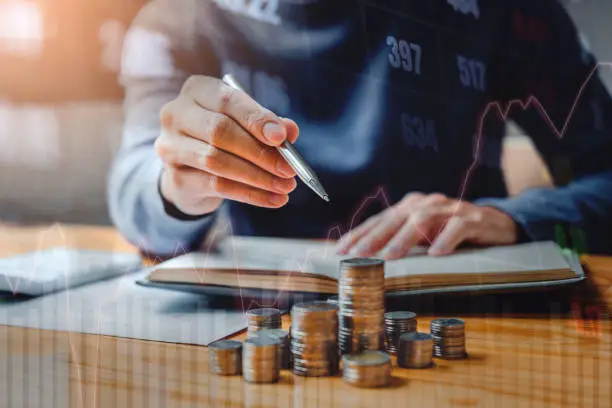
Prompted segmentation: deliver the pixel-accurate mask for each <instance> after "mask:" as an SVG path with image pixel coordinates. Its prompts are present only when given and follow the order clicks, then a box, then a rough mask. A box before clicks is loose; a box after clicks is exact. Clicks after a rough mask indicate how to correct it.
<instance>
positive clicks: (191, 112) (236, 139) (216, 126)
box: [160, 99, 297, 178]
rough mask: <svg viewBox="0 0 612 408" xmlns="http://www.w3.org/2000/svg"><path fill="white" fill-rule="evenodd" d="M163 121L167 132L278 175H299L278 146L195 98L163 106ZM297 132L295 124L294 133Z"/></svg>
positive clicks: (179, 100)
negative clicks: (273, 145)
mask: <svg viewBox="0 0 612 408" xmlns="http://www.w3.org/2000/svg"><path fill="white" fill-rule="evenodd" d="M160 121H161V123H162V127H163V129H164V131H165V132H176V131H179V132H180V133H184V134H185V135H188V136H191V137H192V138H195V139H199V140H201V141H204V142H206V143H208V144H210V145H213V146H215V147H217V148H219V149H221V150H224V151H226V152H228V153H231V154H233V155H235V156H238V157H242V158H243V159H245V160H248V161H250V162H251V163H253V164H255V165H256V166H258V167H261V168H262V169H264V170H266V171H268V172H270V173H273V174H276V175H277V176H280V177H285V178H288V177H294V176H295V171H293V169H292V168H291V166H289V165H288V164H287V162H286V161H285V159H283V158H282V156H281V155H280V153H279V152H278V151H277V149H276V148H274V147H270V146H268V145H266V144H264V143H262V142H260V141H258V140H257V139H255V138H254V137H252V136H251V135H250V134H249V133H248V132H247V131H246V130H244V129H243V128H242V127H241V126H240V125H239V124H238V123H236V122H235V121H234V120H232V119H231V118H229V117H227V116H225V115H222V114H220V113H216V112H211V111H208V110H206V109H202V108H201V107H200V106H198V105H196V104H195V103H193V102H191V101H189V102H185V101H184V100H181V99H178V100H175V101H173V102H171V103H169V104H167V105H166V106H164V108H163V109H162V113H161V115H160ZM295 131H297V130H296V129H294V128H293V127H292V130H291V132H295ZM292 136H293V137H297V136H294V135H293V134H292Z"/></svg>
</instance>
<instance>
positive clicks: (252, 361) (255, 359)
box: [242, 335, 280, 383]
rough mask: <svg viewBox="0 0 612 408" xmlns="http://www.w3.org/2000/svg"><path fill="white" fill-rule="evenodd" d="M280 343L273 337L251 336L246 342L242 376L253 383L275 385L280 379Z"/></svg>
mask: <svg viewBox="0 0 612 408" xmlns="http://www.w3.org/2000/svg"><path fill="white" fill-rule="evenodd" d="M279 354H280V341H279V340H278V339H276V338H274V337H272V336H260V335H255V336H251V337H250V338H248V339H247V340H246V341H245V342H244V346H243V353H242V376H243V378H244V379H245V381H248V382H251V383H273V382H277V381H278V380H279V378H280V365H279V362H280V359H279Z"/></svg>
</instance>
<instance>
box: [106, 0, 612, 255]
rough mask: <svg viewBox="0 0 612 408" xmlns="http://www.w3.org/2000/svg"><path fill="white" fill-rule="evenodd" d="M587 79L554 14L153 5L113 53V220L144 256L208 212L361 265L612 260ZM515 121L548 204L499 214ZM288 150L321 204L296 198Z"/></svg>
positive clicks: (503, 9) (246, 230) (532, 4)
mask: <svg viewBox="0 0 612 408" xmlns="http://www.w3.org/2000/svg"><path fill="white" fill-rule="evenodd" d="M599 68H600V65H599V64H598V62H597V61H596V60H595V58H594V56H593V54H592V53H591V52H590V50H589V48H588V44H587V43H586V41H585V39H584V37H583V36H581V35H580V34H579V33H578V32H577V30H576V28H575V27H574V25H573V23H572V21H571V19H570V17H569V16H568V14H567V13H566V11H565V10H564V8H563V6H562V5H561V4H559V3H558V2H557V1H555V0H541V1H537V2H536V1H527V0H507V1H495V2H493V1H486V2H485V1H482V0H436V1H421V0H405V1H397V0H370V1H361V0H334V1H330V0H267V1H263V0H250V1H243V0H214V1H212V0H199V1H198V0H190V1H186V0H185V1H179V0H154V1H152V2H150V3H148V4H147V5H146V6H145V7H144V8H143V9H142V10H141V12H140V13H139V15H138V16H137V18H136V20H135V21H134V23H133V26H132V27H131V29H130V31H129V33H128V34H127V36H126V39H125V43H124V54H123V62H122V74H121V80H122V83H123V84H124V86H125V92H126V96H125V116H126V117H125V129H124V136H123V142H122V145H121V148H120V151H119V153H118V155H117V157H116V160H115V163H114V165H113V167H112V170H111V174H110V177H109V189H108V191H109V203H110V211H111V215H112V218H113V220H114V222H115V224H116V225H117V227H118V228H119V230H120V231H122V233H123V234H124V235H125V236H126V237H127V238H128V239H129V240H130V241H131V242H133V243H135V244H137V245H138V246H139V247H141V248H142V249H143V251H147V252H151V253H155V254H169V255H171V254H173V253H175V251H177V249H180V248H185V249H187V250H189V249H194V248H197V247H198V246H199V245H201V242H202V239H203V237H205V235H206V233H207V232H208V231H209V229H210V228H211V226H212V225H213V223H214V220H215V217H216V215H217V214H218V213H219V211H220V208H224V211H227V214H228V216H229V219H230V221H231V229H232V232H233V233H234V234H236V235H260V236H276V237H302V238H338V236H339V235H340V234H342V238H341V239H340V240H339V243H338V252H339V253H343V254H354V255H356V256H373V255H377V256H382V257H385V258H386V259H394V258H398V257H402V256H404V255H406V254H407V253H408V252H409V251H410V249H411V247H413V246H414V245H420V244H425V245H429V253H430V254H432V255H440V254H447V253H449V252H451V251H453V250H454V249H455V248H456V247H457V246H459V245H461V244H465V243H467V244H470V243H471V244H481V245H502V244H511V243H516V242H524V241H530V240H549V239H555V238H556V237H557V236H558V234H559V233H560V232H562V233H565V234H566V235H567V236H570V235H572V234H573V232H574V231H579V232H581V233H582V236H584V237H585V240H586V241H585V242H586V248H587V250H588V251H589V252H593V253H597V252H603V253H605V252H610V248H611V247H610V242H611V237H612V228H611V225H610V224H611V223H610V221H611V220H612V160H610V157H612V132H611V130H612V123H611V121H612V101H611V99H610V96H609V94H608V92H607V91H606V88H605V86H604V85H603V83H602V81H601V79H600V77H599V72H598V71H599ZM226 73H232V74H234V75H235V76H236V77H237V78H238V79H239V80H240V81H241V82H242V85H243V86H244V87H245V88H246V90H247V92H248V94H249V95H250V96H249V95H247V93H243V92H240V91H236V90H234V89H232V88H230V87H228V86H226V85H225V84H224V83H223V82H222V81H221V80H220V78H221V77H222V75H223V74H226ZM510 120H511V121H513V122H515V123H516V124H517V125H518V126H519V127H520V128H521V129H523V130H524V131H525V132H526V133H527V134H528V135H529V136H530V138H531V139H532V140H533V142H534V144H535V146H536V147H537V150H538V151H539V153H540V154H541V156H542V157H543V158H544V160H545V162H546V163H547V164H548V166H549V168H550V170H551V173H552V177H553V179H554V183H555V186H556V187H555V188H537V189H530V190H527V191H525V192H523V193H522V194H519V195H517V196H513V197H508V194H507V190H506V186H505V184H504V179H503V174H502V170H501V166H500V161H501V158H500V156H501V153H500V152H501V148H502V138H503V136H504V132H505V122H506V121H510ZM298 136H299V137H298ZM285 140H289V141H290V142H291V143H295V146H296V148H297V150H298V151H299V152H300V153H301V155H302V156H303V157H304V158H305V160H306V161H307V162H308V163H309V164H310V165H311V167H312V168H313V169H314V170H315V172H316V173H317V174H318V176H319V178H320V180H321V182H322V184H323V186H324V187H325V188H326V190H327V192H328V193H329V195H330V199H331V202H330V203H326V202H324V201H323V200H321V199H320V198H319V197H317V196H316V195H315V194H314V193H313V192H312V191H311V190H309V189H308V188H307V187H306V186H305V185H304V184H303V183H301V182H300V183H298V182H296V177H295V173H294V172H293V170H292V169H291V168H290V167H289V166H288V165H287V164H286V163H285V162H284V161H283V160H282V158H281V156H280V154H279V153H278V151H277V150H276V149H275V146H278V145H280V144H281V143H283V142H284V141H285ZM349 231H350V232H349ZM339 233H340V234H339ZM574 235H575V234H574Z"/></svg>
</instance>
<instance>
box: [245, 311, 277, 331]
mask: <svg viewBox="0 0 612 408" xmlns="http://www.w3.org/2000/svg"><path fill="white" fill-rule="evenodd" d="M246 316H247V324H248V329H247V332H248V333H250V334H252V333H256V332H258V331H259V330H261V329H280V328H281V312H280V310H278V309H274V308H271V307H264V308H261V309H251V310H248V311H247V312H246Z"/></svg>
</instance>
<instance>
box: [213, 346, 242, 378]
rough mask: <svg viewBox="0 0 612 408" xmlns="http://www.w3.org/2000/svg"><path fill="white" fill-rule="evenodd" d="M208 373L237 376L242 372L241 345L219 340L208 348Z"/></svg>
mask: <svg viewBox="0 0 612 408" xmlns="http://www.w3.org/2000/svg"><path fill="white" fill-rule="evenodd" d="M208 353H209V359H210V372H211V373H213V374H218V375H239V374H240V373H241V371H242V343H241V342H239V341H235V340H219V341H216V342H214V343H212V344H210V345H209V346H208Z"/></svg>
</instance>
